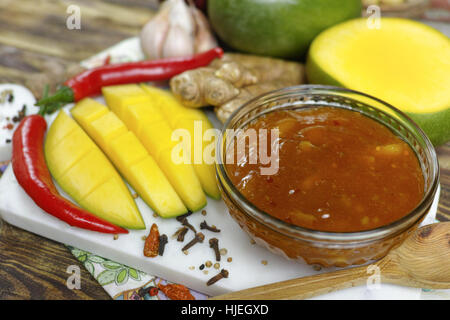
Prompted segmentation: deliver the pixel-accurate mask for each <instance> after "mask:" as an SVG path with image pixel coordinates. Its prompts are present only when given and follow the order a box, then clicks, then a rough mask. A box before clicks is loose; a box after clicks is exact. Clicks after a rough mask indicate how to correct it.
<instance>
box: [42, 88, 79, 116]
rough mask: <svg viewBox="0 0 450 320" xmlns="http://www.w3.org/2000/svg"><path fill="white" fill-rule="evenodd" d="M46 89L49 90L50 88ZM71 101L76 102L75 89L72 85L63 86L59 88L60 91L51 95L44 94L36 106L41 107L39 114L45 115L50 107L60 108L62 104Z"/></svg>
mask: <svg viewBox="0 0 450 320" xmlns="http://www.w3.org/2000/svg"><path fill="white" fill-rule="evenodd" d="M47 88H48V86H47ZM46 90H47V92H48V89H46ZM70 102H74V94H73V90H72V88H70V87H67V86H62V87H60V88H59V89H58V91H56V92H55V94H54V95H52V96H50V97H48V96H47V95H44V96H43V97H42V99H40V100H39V101H38V102H36V106H39V107H40V110H39V114H40V115H44V114H46V113H47V111H49V108H50V107H53V108H55V107H56V108H58V107H59V106H60V105H61V106H62V105H63V104H65V103H70ZM50 110H51V109H50ZM53 111H54V110H53Z"/></svg>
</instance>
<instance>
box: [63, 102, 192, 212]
mask: <svg viewBox="0 0 450 320" xmlns="http://www.w3.org/2000/svg"><path fill="white" fill-rule="evenodd" d="M88 111H89V112H91V113H89V112H88ZM104 111H106V112H104ZM92 113H95V114H101V116H100V117H92V116H91V114H92ZM72 115H73V116H74V118H75V119H76V120H77V121H78V122H79V123H80V124H81V126H82V127H83V129H84V130H86V132H87V133H88V134H89V135H90V136H91V137H92V139H93V140H94V141H95V142H96V143H97V144H98V145H99V146H100V148H101V149H102V150H103V151H104V152H105V153H106V155H107V156H108V157H109V158H110V159H111V161H112V162H113V163H114V165H115V166H116V167H117V168H118V169H119V171H120V172H121V174H122V175H123V176H124V178H125V179H126V180H127V181H128V182H129V183H130V185H131V186H132V187H133V188H134V189H135V190H136V192H137V193H138V194H139V195H140V196H141V198H142V199H143V200H144V201H145V202H146V203H147V204H148V205H149V206H150V207H151V208H152V209H153V210H154V211H155V212H156V213H158V214H159V215H160V216H162V217H165V218H170V217H174V216H177V215H180V214H183V213H186V212H187V209H186V207H185V206H184V204H183V202H182V201H181V199H180V197H179V196H178V195H177V193H176V192H175V190H174V188H173V187H172V186H171V184H170V183H169V181H168V179H167V178H166V176H165V175H164V173H163V172H162V171H161V169H160V168H159V167H158V165H157V164H156V162H155V160H154V159H153V158H152V157H151V156H150V155H149V154H148V152H147V150H146V149H145V148H144V146H143V145H142V144H141V142H140V141H139V140H138V138H137V137H136V136H135V134H134V133H132V132H131V131H129V130H128V129H127V127H126V126H125V124H124V123H123V122H122V121H121V120H120V119H119V118H118V117H117V116H116V115H115V114H114V113H113V112H111V111H109V109H108V108H107V107H106V106H104V105H102V104H101V103H98V102H97V101H95V100H92V99H84V100H82V101H81V102H80V103H78V104H77V105H76V106H75V107H74V108H73V109H72Z"/></svg>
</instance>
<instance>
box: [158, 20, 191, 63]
mask: <svg viewBox="0 0 450 320" xmlns="http://www.w3.org/2000/svg"><path fill="white" fill-rule="evenodd" d="M193 54H194V39H193V37H192V34H190V33H189V32H187V31H186V30H185V29H183V28H182V27H181V26H179V25H175V26H171V27H170V29H169V32H168V33H167V37H166V40H165V43H164V45H163V50H162V55H163V57H165V58H169V57H184V56H190V55H193Z"/></svg>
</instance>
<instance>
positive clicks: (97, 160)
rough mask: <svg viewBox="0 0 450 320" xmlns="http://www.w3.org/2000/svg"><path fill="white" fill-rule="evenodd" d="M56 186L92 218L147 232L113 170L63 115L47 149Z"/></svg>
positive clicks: (49, 135)
mask: <svg viewBox="0 0 450 320" xmlns="http://www.w3.org/2000/svg"><path fill="white" fill-rule="evenodd" d="M44 152H45V159H46V161H47V165H48V168H49V170H50V172H51V173H52V175H53V177H54V179H55V180H56V182H57V183H58V184H59V185H60V186H61V188H62V189H63V190H64V191H65V192H66V193H67V194H69V195H70V196H71V197H72V198H73V199H74V200H75V201H76V202H78V204H79V205H81V206H82V207H83V208H85V209H86V210H88V211H90V212H91V213H92V214H94V215H96V216H98V217H100V218H103V219H105V220H107V221H109V222H111V223H113V224H116V225H119V226H121V227H124V228H128V229H145V224H144V221H143V220H142V217H141V215H140V213H139V210H138V208H137V206H136V204H135V202H134V200H133V197H132V196H131V193H130V191H129V190H128V188H127V186H126V185H125V183H124V182H123V180H122V179H121V177H120V175H119V173H118V172H117V171H116V170H115V168H114V166H113V165H112V164H111V162H109V160H108V159H107V158H106V157H105V155H104V154H103V152H102V151H101V150H100V149H99V148H98V147H97V145H96V144H95V143H94V142H93V141H92V140H91V139H90V138H89V136H88V135H87V134H86V133H85V132H84V131H83V129H82V128H81V127H80V126H78V124H77V123H76V122H75V121H74V120H73V119H72V118H71V117H69V116H68V115H67V114H66V113H65V112H64V111H60V112H59V114H58V116H57V117H56V119H55V121H53V123H52V125H51V126H50V128H49V130H48V132H47V137H46V140H45V146H44Z"/></svg>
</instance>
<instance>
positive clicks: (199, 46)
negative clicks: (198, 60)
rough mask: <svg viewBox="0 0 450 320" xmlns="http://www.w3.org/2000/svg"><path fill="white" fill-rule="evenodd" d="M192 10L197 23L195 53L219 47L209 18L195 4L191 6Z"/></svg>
mask: <svg viewBox="0 0 450 320" xmlns="http://www.w3.org/2000/svg"><path fill="white" fill-rule="evenodd" d="M190 10H191V14H192V17H193V20H194V24H195V40H194V49H195V53H201V52H205V51H208V50H209V49H212V48H214V47H217V41H216V39H215V38H214V36H213V34H212V31H211V27H210V26H209V22H208V19H206V17H205V15H204V14H203V13H202V12H201V11H200V10H198V9H197V8H196V7H195V6H194V5H191V6H190Z"/></svg>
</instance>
